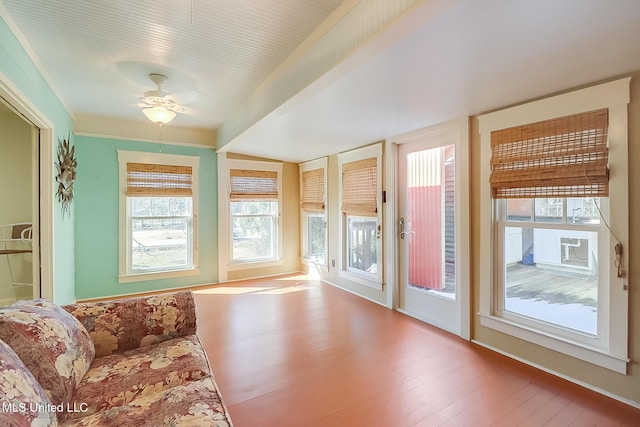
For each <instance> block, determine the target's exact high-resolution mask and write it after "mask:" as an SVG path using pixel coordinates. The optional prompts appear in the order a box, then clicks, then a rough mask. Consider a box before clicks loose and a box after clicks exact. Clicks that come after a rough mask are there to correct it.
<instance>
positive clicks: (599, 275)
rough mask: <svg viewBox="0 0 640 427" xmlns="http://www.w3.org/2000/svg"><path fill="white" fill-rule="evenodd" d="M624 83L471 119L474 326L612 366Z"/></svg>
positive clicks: (616, 361)
mask: <svg viewBox="0 0 640 427" xmlns="http://www.w3.org/2000/svg"><path fill="white" fill-rule="evenodd" d="M628 84H629V80H628V79H625V80H619V81H616V82H611V83H606V84H603V85H599V86H595V87H592V88H589V89H583V90H581V91H576V92H571V93H568V94H564V95H560V96H557V97H553V98H548V99H546V100H541V101H536V102H533V103H530V104H526V105H523V106H519V107H514V108H511V109H508V110H503V111H498V112H496V113H491V114H488V115H485V116H481V117H480V133H481V142H482V162H483V163H482V176H483V182H485V184H484V186H483V188H482V209H481V236H480V240H481V242H482V243H481V244H482V245H483V246H482V247H481V260H480V266H481V271H480V275H481V285H480V286H481V294H480V314H481V324H482V325H483V326H486V327H489V328H493V329H496V330H498V331H501V332H504V333H507V334H510V335H513V336H516V337H518V338H521V339H525V340H528V341H531V342H533V343H536V344H539V345H542V346H545V347H548V348H550V349H553V350H556V351H559V352H562V353H565V354H568V355H570V356H573V357H577V358H580V359H583V360H586V361H589V362H591V363H594V364H596V365H600V366H603V367H606V368H609V369H612V370H615V371H617V372H621V373H626V364H627V362H628V359H627V323H628V322H627V312H628V296H627V281H626V280H627V278H626V277H625V274H624V272H620V274H619V271H618V269H617V266H618V265H624V263H625V262H624V261H625V259H624V258H623V257H622V256H619V255H618V254H617V253H616V252H617V251H616V247H617V245H618V244H620V245H621V246H622V247H625V246H627V245H628V218H627V215H628V213H627V212H628V209H627V204H628V198H627V191H628V190H627V188H628V182H627V166H626V150H627V129H626V103H628V100H629V95H628V94H629V89H628ZM609 172H610V174H611V175H609Z"/></svg>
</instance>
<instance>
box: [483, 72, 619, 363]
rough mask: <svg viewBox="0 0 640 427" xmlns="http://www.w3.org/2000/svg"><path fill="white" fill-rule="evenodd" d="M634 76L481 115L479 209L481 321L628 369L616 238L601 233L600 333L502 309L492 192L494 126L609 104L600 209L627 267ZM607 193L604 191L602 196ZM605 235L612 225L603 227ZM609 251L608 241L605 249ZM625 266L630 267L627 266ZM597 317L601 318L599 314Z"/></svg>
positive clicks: (578, 355) (562, 350)
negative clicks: (594, 334) (630, 108)
mask: <svg viewBox="0 0 640 427" xmlns="http://www.w3.org/2000/svg"><path fill="white" fill-rule="evenodd" d="M629 83H630V79H629V78H625V79H621V80H616V81H612V82H609V83H604V84H601V85H597V86H593V87H590V88H586V89H581V90H577V91H574V92H569V93H565V94H562V95H558V96H554V97H551V98H546V99H542V100H539V101H535V102H531V103H527V104H524V105H520V106H517V107H512V108H508V109H505V110H501V111H497V112H494V113H490V114H485V115H483V116H480V117H479V118H478V121H479V131H480V139H481V147H480V150H481V194H480V195H481V202H480V203H481V209H480V312H479V314H480V323H481V325H482V326H485V327H488V328H491V329H494V330H497V331H500V332H503V333H505V334H508V335H511V336H514V337H517V338H520V339H523V340H526V341H529V342H532V343H534V344H537V345H540V346H543V347H546V348H549V349H552V350H555V351H557V352H560V353H563V354H566V355H569V356H572V357H575V358H578V359H581V360H585V361H587V362H590V363H593V364H595V365H598V366H602V367H605V368H607V369H611V370H613V371H616V372H619V373H622V374H626V371H627V364H628V362H629V358H628V344H627V342H628V276H625V277H624V278H617V277H616V269H615V268H614V267H613V263H614V260H615V251H614V248H613V247H614V245H615V243H616V242H615V239H614V238H613V237H609V238H605V239H600V237H599V246H601V243H600V241H601V240H604V241H606V242H607V243H606V244H607V245H608V255H609V256H608V257H604V258H602V259H601V261H600V263H599V264H600V266H601V268H602V266H605V265H606V266H608V274H607V275H606V277H600V278H599V289H598V311H599V314H598V315H599V324H598V336H597V337H591V336H586V334H580V333H570V332H568V331H566V330H564V331H561V328H554V327H548V326H547V327H545V326H544V325H543V324H542V322H532V321H525V320H524V319H521V318H519V317H518V316H513V315H503V313H502V312H501V310H500V305H499V302H500V295H501V293H502V285H501V283H500V280H501V279H500V277H501V274H500V273H499V271H498V270H497V269H498V268H500V266H499V263H500V262H501V260H502V253H501V252H502V251H501V241H500V240H499V227H498V226H497V225H496V222H494V221H495V220H496V219H497V217H496V215H497V212H496V210H497V209H498V208H499V205H498V204H496V203H494V201H493V199H492V197H491V188H490V184H489V176H490V173H491V171H490V159H491V131H493V130H499V129H505V128H509V127H514V126H520V125H524V124H527V123H535V122H539V121H543V120H550V119H553V118H558V117H564V116H568V115H572V114H577V113H582V112H587V111H593V110H597V109H601V108H608V109H609V165H610V169H611V175H610V179H609V203H608V205H610V206H613V207H615V209H613V208H612V209H611V211H610V212H607V203H603V206H601V210H602V213H603V215H604V216H605V218H606V217H607V216H608V219H607V221H608V222H609V225H610V226H611V227H612V229H613V230H614V231H615V234H616V236H617V238H619V239H620V240H621V243H622V244H623V246H624V248H625V251H624V263H625V266H627V268H628V250H627V249H628V247H629V237H628V236H629V219H628V211H629V209H628V207H629V206H628V174H627V145H628V141H627V140H628V134H627V104H628V103H629V99H630V95H629ZM601 200H602V199H601ZM602 234H605V235H607V234H608V233H601V234H600V235H599V236H602ZM604 252H607V249H604ZM627 271H628V270H627ZM600 318H601V319H602V320H600Z"/></svg>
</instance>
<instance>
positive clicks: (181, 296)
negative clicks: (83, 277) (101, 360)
mask: <svg viewBox="0 0 640 427" xmlns="http://www.w3.org/2000/svg"><path fill="white" fill-rule="evenodd" d="M63 308H64V309H65V310H67V311H68V312H69V313H71V314H72V315H73V316H75V317H76V318H77V319H78V320H79V321H80V323H82V324H83V325H84V327H85V328H86V329H87V332H89V335H91V339H92V340H93V343H94V345H95V348H96V357H100V356H107V355H109V354H112V353H119V352H122V351H125V350H131V349H134V348H138V347H144V346H148V345H151V344H156V343H159V342H162V341H166V340H169V339H172V338H177V337H182V336H187V335H193V334H195V332H196V310H195V303H194V301H193V294H192V293H191V291H180V292H174V293H170V294H162V295H151V296H146V297H136V298H124V299H117V300H111V301H100V302H88V303H77V304H71V305H66V306H63Z"/></svg>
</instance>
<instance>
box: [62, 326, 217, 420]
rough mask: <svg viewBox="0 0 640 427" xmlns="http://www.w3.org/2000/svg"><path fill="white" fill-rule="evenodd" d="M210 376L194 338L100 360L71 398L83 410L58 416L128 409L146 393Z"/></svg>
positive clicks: (202, 353)
mask: <svg viewBox="0 0 640 427" xmlns="http://www.w3.org/2000/svg"><path fill="white" fill-rule="evenodd" d="M210 375H211V374H210V371H209V365H208V364H207V359H206V356H205V353H204V350H203V349H202V346H201V344H200V341H199V340H198V338H197V337H196V336H195V335H191V336H189V337H185V338H175V339H173V340H169V341H165V342H162V343H160V344H158V345H154V346H150V347H142V348H138V349H134V350H128V351H125V352H124V353H118V354H113V355H110V356H105V357H99V358H96V359H95V361H94V363H93V365H92V366H91V369H89V371H88V372H87V374H86V375H85V377H84V379H83V380H82V382H81V383H80V385H79V386H78V388H77V389H76V392H75V394H74V395H73V401H72V406H73V407H81V406H83V407H84V409H85V410H84V411H83V412H82V413H73V412H69V413H65V414H61V419H65V420H68V419H71V418H76V417H78V416H87V415H90V414H92V413H95V412H102V411H105V410H107V409H111V408H114V407H118V406H124V405H128V404H130V402H132V401H134V400H135V399H137V398H138V397H139V396H140V395H142V394H145V393H148V389H151V390H153V391H154V392H160V391H163V390H167V389H170V388H173V387H176V386H180V385H183V384H186V383H188V382H191V381H197V380H199V379H202V378H206V377H209V376H210ZM83 404H85V405H83Z"/></svg>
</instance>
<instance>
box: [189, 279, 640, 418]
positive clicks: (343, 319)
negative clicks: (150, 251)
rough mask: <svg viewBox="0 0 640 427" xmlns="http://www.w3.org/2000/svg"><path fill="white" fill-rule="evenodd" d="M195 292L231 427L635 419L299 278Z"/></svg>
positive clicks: (580, 391) (596, 398)
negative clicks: (231, 420) (231, 421)
mask: <svg viewBox="0 0 640 427" xmlns="http://www.w3.org/2000/svg"><path fill="white" fill-rule="evenodd" d="M195 294H196V307H197V312H198V335H199V336H200V338H201V340H202V342H203V345H204V346H205V349H206V351H207V355H208V357H209V359H210V361H211V364H212V366H213V370H214V373H215V375H216V380H217V382H218V385H219V386H220V389H221V392H222V396H223V398H224V401H225V403H226V404H227V406H228V408H229V411H230V413H231V417H232V419H233V421H234V425H235V427H254V426H255V427H269V426H279V427H281V426H295V427H301V426H314V427H319V426H332V427H333V426H349V427H351V426H394V427H395V426H399V427H403V426H413V425H418V426H438V425H448V426H474V427H476V426H491V425H495V426H506V427H511V426H516V425H522V426H543V425H544V426H621V425H625V426H633V425H635V426H638V425H640V410H638V409H635V408H633V407H631V406H628V405H624V404H622V403H620V402H617V401H615V400H613V399H610V398H607V397H605V396H602V395H599V394H597V393H595V392H592V391H590V390H587V389H584V388H582V387H580V386H577V385H575V384H572V383H570V382H567V381H564V380H562V379H559V378H557V377H554V376H552V375H549V374H546V373H544V372H541V371H539V370H537V369H534V368H531V367H529V366H527V365H524V364H522V363H519V362H517V361H514V360H512V359H509V358H507V357H504V356H501V355H500V354H497V353H495V352H492V351H489V350H487V349H484V348H482V347H480V346H477V345H474V344H472V343H469V342H467V341H464V340H461V339H459V338H457V337H455V336H453V335H451V334H448V333H446V332H443V331H441V330H439V329H436V328H433V327H431V326H429V325H426V324H424V323H421V322H419V321H417V320H414V319H412V318H410V317H408V316H405V315H402V314H400V313H397V312H395V311H392V310H388V309H386V308H384V307H381V306H378V305H377V304H374V303H371V302H369V301H366V300H364V299H362V298H359V297H357V296H355V295H351V294H349V293H347V292H344V291H342V290H339V289H337V288H334V287H332V286H330V285H327V284H324V283H321V282H319V281H315V280H307V279H306V278H305V277H304V276H288V277H284V278H278V279H267V280H252V281H244V282H236V283H234V284H225V285H218V286H215V287H212V288H209V289H199V290H197V291H195Z"/></svg>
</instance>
